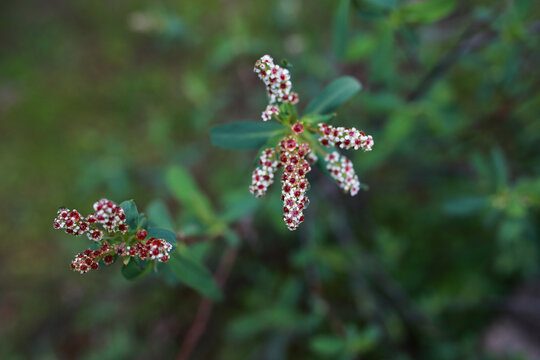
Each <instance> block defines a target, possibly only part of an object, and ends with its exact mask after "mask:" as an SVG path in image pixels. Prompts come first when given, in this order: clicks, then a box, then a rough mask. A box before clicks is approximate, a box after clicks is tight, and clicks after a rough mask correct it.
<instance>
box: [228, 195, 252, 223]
mask: <svg viewBox="0 0 540 360" xmlns="http://www.w3.org/2000/svg"><path fill="white" fill-rule="evenodd" d="M222 202H223V209H225V210H224V212H223V215H222V216H221V218H222V219H223V221H225V222H226V223H231V222H234V221H236V220H238V219H240V218H242V217H244V216H246V215H247V214H249V213H251V212H253V211H255V209H256V208H257V206H259V203H260V202H259V201H257V199H256V198H255V197H254V196H253V195H252V194H250V193H249V192H248V191H245V190H244V191H242V192H231V193H227V194H225V196H224V198H223V201H222Z"/></svg>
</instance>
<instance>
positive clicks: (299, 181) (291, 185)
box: [279, 136, 311, 230]
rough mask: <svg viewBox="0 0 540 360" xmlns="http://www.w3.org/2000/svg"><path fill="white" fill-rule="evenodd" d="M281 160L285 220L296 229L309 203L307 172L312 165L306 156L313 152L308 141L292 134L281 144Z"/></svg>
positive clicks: (291, 227)
mask: <svg viewBox="0 0 540 360" xmlns="http://www.w3.org/2000/svg"><path fill="white" fill-rule="evenodd" d="M279 146H280V150H281V151H280V157H279V161H280V163H281V165H282V166H283V176H282V178H281V185H282V187H281V200H282V201H283V220H284V221H285V224H286V225H287V227H288V228H289V230H296V228H297V227H298V225H300V224H301V223H302V222H303V221H304V209H305V208H306V207H307V205H308V204H309V201H308V198H307V196H306V191H307V189H308V187H309V182H308V180H307V178H306V174H307V173H308V172H309V171H311V166H310V165H309V162H308V161H307V160H306V156H307V155H308V154H309V153H310V152H311V149H310V148H309V145H308V144H307V143H300V142H298V141H297V140H296V139H295V137H293V136H290V137H287V138H285V139H283V140H282V141H281V142H280V144H279Z"/></svg>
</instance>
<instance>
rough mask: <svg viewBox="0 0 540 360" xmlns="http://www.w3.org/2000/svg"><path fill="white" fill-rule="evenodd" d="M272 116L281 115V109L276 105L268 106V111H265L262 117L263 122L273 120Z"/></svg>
mask: <svg viewBox="0 0 540 360" xmlns="http://www.w3.org/2000/svg"><path fill="white" fill-rule="evenodd" d="M272 115H275V116H278V115H279V108H278V107H277V106H276V105H268V106H267V107H266V109H264V111H263V113H262V115H261V117H262V119H263V121H268V120H271V119H272Z"/></svg>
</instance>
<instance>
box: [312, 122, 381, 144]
mask: <svg viewBox="0 0 540 360" xmlns="http://www.w3.org/2000/svg"><path fill="white" fill-rule="evenodd" d="M319 130H320V131H321V133H322V134H321V137H320V138H319V142H320V143H321V145H323V146H337V147H340V148H342V149H354V150H358V149H360V148H361V149H362V150H364V151H371V147H372V146H373V144H374V142H373V137H372V136H371V135H366V134H365V133H364V132H363V131H360V130H357V129H355V128H346V127H334V126H332V125H327V124H325V123H319Z"/></svg>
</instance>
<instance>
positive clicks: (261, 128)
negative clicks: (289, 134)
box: [210, 121, 285, 150]
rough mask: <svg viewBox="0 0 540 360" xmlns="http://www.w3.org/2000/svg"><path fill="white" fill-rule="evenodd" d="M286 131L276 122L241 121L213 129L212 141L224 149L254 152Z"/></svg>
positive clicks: (211, 131) (211, 133)
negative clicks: (253, 150)
mask: <svg viewBox="0 0 540 360" xmlns="http://www.w3.org/2000/svg"><path fill="white" fill-rule="evenodd" d="M284 131H285V128H284V127H283V126H282V125H281V124H279V123H278V122H276V121H268V122H262V121H239V122H234V123H230V124H225V125H219V126H215V127H213V128H212V130H210V141H211V142H212V145H214V146H217V147H220V148H224V149H234V150H252V149H258V148H260V147H261V146H263V145H264V144H265V143H266V142H267V141H268V139H270V138H271V137H273V136H275V135H277V134H279V133H280V132H284Z"/></svg>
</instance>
